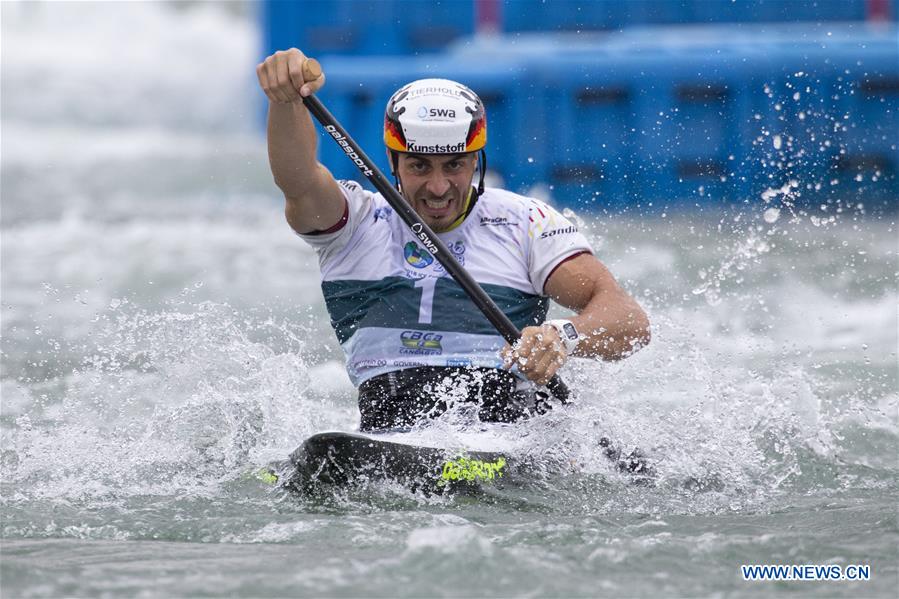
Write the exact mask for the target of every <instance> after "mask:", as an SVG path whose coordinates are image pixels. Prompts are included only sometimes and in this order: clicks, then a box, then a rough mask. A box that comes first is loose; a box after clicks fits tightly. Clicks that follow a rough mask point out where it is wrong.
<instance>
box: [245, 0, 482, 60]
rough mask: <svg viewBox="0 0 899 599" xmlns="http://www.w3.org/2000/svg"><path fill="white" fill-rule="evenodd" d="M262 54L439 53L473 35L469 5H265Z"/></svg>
mask: <svg viewBox="0 0 899 599" xmlns="http://www.w3.org/2000/svg"><path fill="white" fill-rule="evenodd" d="M261 8H262V14H261V19H262V29H263V32H264V34H265V40H264V44H265V50H266V53H267V54H270V53H272V52H274V51H275V50H283V49H285V48H292V47H297V48H315V50H316V52H317V53H318V54H320V55H324V54H341V55H378V56H385V55H400V54H417V53H422V52H439V51H442V50H443V49H444V47H445V46H446V45H447V44H448V43H450V42H451V41H453V40H455V39H458V38H460V37H462V36H466V35H470V34H472V33H473V32H474V24H475V17H474V3H473V2H456V1H452V0H445V1H443V2H439V1H437V2H434V1H431V0H428V1H425V0H378V1H377V2H372V1H371V0H266V1H265V2H264V3H263V5H262V7H261Z"/></svg>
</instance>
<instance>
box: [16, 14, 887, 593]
mask: <svg viewBox="0 0 899 599" xmlns="http://www.w3.org/2000/svg"><path fill="white" fill-rule="evenodd" d="M896 5H897V2H896V1H890V2H888V1H885V0H816V1H804V0H793V1H789V0H781V1H776V2H775V1H770V0H754V1H753V0H704V1H700V0H654V1H642V0H630V1H623V0H619V1H617V2H610V1H603V0H596V1H593V2H586V1H585V2H565V1H558V0H557V1H552V2H549V1H548V2H540V1H536V0H521V1H518V2H513V1H508V2H496V1H484V0H456V1H452V2H449V1H442V2H441V1H428V2H417V1H412V0H410V1H406V2H399V1H395V0H382V1H372V2H359V1H355V0H344V1H334V0H332V1H303V2H8V1H4V2H2V3H0V11H2V18H0V44H2V48H0V61H2V62H0V64H2V68H0V108H2V110H0V395H2V402H0V433H2V434H0V468H2V474H3V476H2V480H0V508H2V512H3V514H2V515H3V518H2V528H0V533H2V539H3V560H2V561H0V577H2V580H3V588H2V591H3V595H4V596H7V595H9V596H109V595H115V596H134V595H146V594H147V593H148V592H151V591H150V589H158V591H157V592H158V593H159V594H164V595H167V596H201V595H203V596H205V595H222V594H232V595H239V596H263V595H271V596H296V595H298V594H300V595H310V596H329V595H342V596H359V595H382V596H395V595H396V580H408V581H410V585H409V586H407V587H404V589H405V592H406V593H407V594H409V595H421V596H430V595H434V594H438V593H439V591H438V590H435V588H434V587H433V586H429V584H430V581H447V580H451V581H453V586H452V589H451V590H452V592H457V593H458V594H462V595H474V596H479V595H500V596H506V595H528V594H537V595H547V596H556V595H571V596H590V595H594V594H596V588H597V587H596V584H597V580H600V579H601V580H602V581H603V583H604V584H606V585H608V586H605V587H603V588H607V589H611V590H610V591H609V592H610V593H617V594H620V595H624V596H657V595H659V594H660V593H661V594H663V595H675V596H706V595H720V594H730V595H739V594H746V593H747V587H746V586H745V583H743V582H742V581H741V580H739V579H738V577H737V565H735V561H737V562H739V561H740V560H747V561H748V560H751V561H753V562H755V563H775V562H776V561H779V562H784V563H785V562H795V563H844V564H845V563H869V562H870V563H871V564H872V570H873V572H874V573H875V578H874V579H873V580H872V581H870V583H864V584H866V585H868V586H866V587H864V588H855V587H850V586H845V587H844V586H841V587H840V589H842V590H840V591H837V592H839V593H845V594H847V595H851V594H853V593H855V594H859V593H862V594H864V593H868V594H870V595H878V596H887V597H892V596H893V595H894V594H895V588H896V586H897V580H899V573H897V564H899V559H897V558H896V550H897V547H899V543H897V538H899V531H897V529H896V521H895V505H896V491H895V490H896V488H897V485H899V482H897V481H899V462H897V456H899V451H897V447H899V371H897V346H899V339H897V335H899V321H897V312H896V306H897V278H896V277H897V234H896V220H895V217H896V208H897V204H899V192H897V164H899V155H897V143H899V123H897V109H899V108H897V102H899V58H897V45H899V44H897V6H896ZM293 46H295V47H299V48H301V49H303V50H304V51H306V52H307V53H308V54H310V55H312V56H315V57H317V58H319V59H321V60H322V62H323V64H324V66H325V68H326V69H327V73H328V84H327V86H326V87H325V88H324V89H323V91H322V93H321V97H322V99H323V100H324V102H325V103H326V105H327V106H328V107H329V108H331V110H332V111H333V112H334V113H335V114H337V116H338V117H339V118H340V120H341V121H342V123H343V124H344V126H345V127H346V128H347V129H348V130H349V131H350V132H351V133H352V135H353V136H354V137H356V138H357V140H358V141H360V142H361V143H362V145H363V147H364V148H365V149H366V150H367V152H368V153H369V154H370V155H371V156H372V157H375V158H378V159H380V160H381V161H382V165H383V166H385V167H386V164H384V162H383V150H382V147H383V146H382V141H381V127H382V122H383V110H384V105H385V103H386V101H387V98H388V96H389V95H390V93H391V92H392V91H393V90H394V89H395V88H396V87H398V86H399V85H400V84H402V83H405V82H407V81H409V80H411V79H414V78H417V77H424V76H443V77H452V78H456V79H458V80H460V81H462V82H464V83H467V84H468V85H470V86H471V87H472V88H473V89H475V90H476V91H477V92H478V93H479V94H480V95H481V97H482V98H483V99H484V100H485V101H486V103H487V106H488V118H489V142H488V158H489V163H490V165H491V168H492V169H493V172H492V174H491V176H492V177H493V181H494V183H496V182H501V183H502V184H503V185H505V186H507V187H508V188H509V189H511V190H513V191H522V192H525V193H530V194H534V195H537V196H540V197H542V198H545V199H548V200H549V201H551V202H553V203H555V204H556V205H557V206H559V207H560V208H562V209H563V210H565V211H566V214H567V215H568V216H569V217H570V218H572V219H574V220H575V221H576V222H577V225H578V228H579V229H580V230H581V231H583V232H584V234H585V235H586V236H587V237H588V239H589V240H590V242H591V244H592V246H593V248H594V249H595V252H596V255H597V256H598V257H599V258H600V259H601V260H602V261H603V262H604V263H605V264H606V265H607V266H608V267H609V269H610V270H611V271H612V272H613V273H614V275H615V276H616V278H617V279H618V280H619V281H620V282H621V284H622V285H623V286H624V287H625V288H626V289H627V290H628V291H629V292H630V293H631V294H632V295H633V296H634V297H636V298H637V299H638V301H639V302H640V303H641V305H642V306H643V307H644V308H645V309H646V310H647V312H648V313H649V315H650V319H651V321H652V327H653V340H652V343H651V344H650V345H649V347H647V348H646V349H644V350H642V351H640V352H639V353H637V354H636V355H635V356H633V357H632V358H629V359H628V360H624V361H622V362H618V363H600V362H594V361H588V360H572V361H571V362H570V363H569V364H567V365H566V367H565V371H564V373H563V374H564V377H565V380H566V381H567V382H568V383H569V386H570V387H572V389H577V390H578V394H579V397H578V402H577V404H576V405H574V406H572V407H571V409H570V410H565V411H563V410H557V411H554V412H553V416H552V418H551V419H548V420H546V421H539V420H535V421H534V422H533V423H528V424H527V425H523V426H524V428H525V430H524V431H520V430H519V429H518V428H517V427H516V428H515V429H513V430H512V431H510V432H509V433H508V434H509V440H510V441H511V442H513V443H519V442H520V443H522V444H523V445H526V446H527V447H528V449H527V451H533V452H534V455H538V456H539V455H549V456H555V457H558V458H559V459H560V460H562V462H560V463H578V464H582V465H584V467H585V468H586V469H587V470H586V473H587V478H586V479H583V480H581V479H578V480H572V481H570V484H571V486H570V487H566V486H565V485H561V486H557V485H555V484H549V485H548V486H546V488H545V489H544V490H543V491H539V492H537V491H535V493H536V496H531V497H529V500H528V501H529V505H531V506H536V507H534V508H533V509H534V510H535V511H525V512H521V511H520V506H521V505H522V504H521V503H519V502H517V501H516V502H513V503H509V504H506V503H503V502H500V503H497V504H496V505H494V506H492V507H487V506H484V505H482V504H481V503H479V502H475V503H471V504H468V507H466V506H465V505H458V504H455V503H450V504H437V505H428V506H425V507H421V504H420V501H421V498H406V499H403V500H402V501H400V503H399V504H398V503H396V502H395V501H392V500H390V501H386V502H382V503H381V504H378V503H377V501H376V500H370V499H364V500H363V503H362V504H360V505H361V507H360V506H359V505H356V506H355V507H354V504H351V505H349V506H344V507H341V508H337V511H335V512H329V511H327V510H326V512H327V513H323V512H322V510H320V509H319V508H317V507H315V506H312V507H308V506H306V507H304V505H303V504H297V502H295V501H284V500H282V499H279V497H278V496H276V495H272V494H266V493H265V491H264V490H259V489H256V490H253V488H251V483H247V482H246V480H247V479H246V478H245V477H244V475H245V474H246V473H247V472H250V471H252V470H253V469H254V468H257V467H258V466H259V465H261V464H265V463H267V462H268V461H270V460H275V459H283V458H284V456H286V455H288V454H289V452H291V451H292V450H293V449H294V448H295V447H296V446H297V445H299V444H300V443H301V442H302V440H303V439H304V438H306V437H308V436H309V435H310V434H312V433H314V432H318V431H321V430H329V429H330V430H334V429H337V430H352V429H353V428H354V427H356V426H357V424H358V412H357V408H356V396H355V390H354V389H353V387H352V385H351V384H350V382H349V380H348V378H347V376H346V373H345V369H344V355H343V352H342V351H341V348H340V347H339V345H338V344H337V340H336V338H335V336H334V333H333V331H332V329H331V326H330V323H329V320H328V315H327V311H326V310H325V306H324V302H323V300H322V295H321V290H320V283H319V269H318V260H317V257H316V255H315V253H314V252H313V251H312V250H311V248H309V247H308V246H307V245H306V244H304V243H303V242H302V241H300V240H299V239H297V238H296V236H295V235H294V234H293V233H292V232H291V230H290V228H289V227H288V226H287V224H286V223H285V220H284V212H283V210H284V200H283V198H282V196H281V194H280V192H279V190H278V189H277V188H276V187H275V185H274V183H273V181H272V176H271V173H270V171H269V165H268V158H267V154H266V142H265V135H264V113H265V97H264V94H263V93H262V91H261V90H260V89H259V86H258V82H257V80H256V74H255V67H256V65H257V64H258V62H259V61H260V60H261V59H262V58H263V57H264V56H265V55H266V54H268V53H269V52H271V51H273V50H274V49H283V48H289V47H293ZM320 139H321V143H320V151H321V158H322V161H323V162H324V163H325V164H326V165H327V166H328V167H329V168H330V169H332V170H333V171H334V173H335V174H336V175H338V176H340V177H349V178H354V179H358V178H359V177H360V176H359V175H358V174H357V173H356V171H355V170H354V167H353V165H352V164H351V163H350V162H349V161H348V160H347V159H346V158H345V157H343V156H341V155H340V153H339V151H337V149H336V147H335V146H334V144H333V143H332V142H331V141H330V140H329V139H327V138H325V137H321V138H320ZM552 314H553V316H559V317H561V316H562V315H563V313H561V312H558V308H554V312H553V313H552ZM443 424H446V426H443ZM435 430H436V432H435V433H434V435H435V438H437V439H439V441H440V442H446V443H452V442H457V441H458V438H457V437H455V436H454V435H455V434H456V433H455V432H454V431H455V429H454V428H453V426H452V423H441V425H440V426H439V427H437V428H436V429H435ZM600 433H601V434H607V435H608V436H610V437H611V438H614V439H616V440H618V441H619V442H621V443H622V444H624V445H625V446H628V447H632V446H639V447H641V448H643V449H644V450H645V451H646V452H648V453H649V454H650V455H652V456H653V458H654V459H656V460H657V464H658V466H659V471H660V472H662V473H664V477H665V480H666V481H679V480H684V479H685V478H686V477H688V476H692V477H703V476H706V475H709V474H713V475H714V476H715V477H719V478H720V480H722V481H723V482H724V484H725V491H723V492H720V493H717V492H713V493H707V494H703V495H701V496H696V495H692V494H684V491H683V490H682V489H681V488H680V486H679V483H678V484H672V485H670V486H669V485H668V484H667V483H665V482H664V481H663V484H660V485H659V486H658V487H657V488H654V489H653V488H649V487H647V488H642V487H641V488H639V489H637V488H634V487H632V486H630V485H628V484H627V482H626V481H624V480H621V479H619V478H618V477H617V476H616V475H615V474H614V473H612V472H610V471H608V470H607V469H606V465H607V460H606V459H605V458H604V457H603V455H602V453H601V452H600V448H599V447H598V446H597V444H596V436H597V434H600ZM460 446H461V445H460ZM593 475H595V478H590V476H593ZM550 480H552V479H550ZM579 481H580V482H579ZM590 481H593V482H590ZM582 483H583V484H582ZM594 483H595V484H594ZM566 484H568V483H566ZM247 485H250V486H249V487H248V486H247ZM372 501H374V504H372V503H371V502H372ZM398 505H399V506H400V507H397V506H398ZM409 505H411V506H413V507H411V508H410V509H406V507H403V506H409ZM529 509H530V508H529ZM340 510H346V511H340ZM491 510H492V511H491ZM522 513H524V514H525V515H524V516H522ZM648 518H649V519H648ZM651 519H658V521H657V522H656V521H655V520H651ZM466 523H468V524H466ZM585 523H586V524H585ZM656 523H658V526H656ZM585 526H586V527H588V528H591V527H592V530H594V531H595V532H589V533H588V534H584V532H583V531H584V530H586V529H585ZM431 527H444V528H441V529H440V530H450V531H463V532H464V531H468V532H466V533H465V534H470V535H472V536H471V538H473V539H475V540H474V541H472V544H466V543H467V541H465V540H464V539H462V540H461V541H459V543H457V544H456V549H455V550H453V549H452V547H453V543H452V540H451V539H450V541H449V543H448V545H449V546H450V549H451V550H450V551H449V552H444V551H443V549H439V550H437V551H438V552H437V553H429V552H430V551H431V549H430V548H429V547H427V546H426V547H423V546H422V543H421V539H438V540H436V541H434V544H435V546H437V545H439V546H440V547H444V546H445V545H447V542H445V541H441V540H439V539H440V538H441V534H440V532H439V530H438V531H437V532H435V531H434V530H433V528H431ZM465 538H469V537H465ZM121 540H128V541H132V542H131V543H129V544H127V545H123V544H121V543H118V541H121ZM144 541H145V543H144ZM160 541H163V542H160ZM164 541H173V542H172V543H165V542H164ZM107 542H112V543H113V544H107V545H104V543H107ZM239 543H259V545H257V546H256V547H258V549H259V550H258V551H256V550H254V551H244V550H243V549H242V548H241V547H239V546H238V545H237V544H239ZM609 543H611V544H609ZM397 547H399V548H401V549H400V551H397ZM125 549H127V550H125ZM73 556H76V557H73ZM322 556H327V558H326V559H325V558H323V557H322ZM219 558H220V559H219ZM232 558H233V559H232ZM135 564H139V566H140V567H139V568H136V567H135ZM348 564H357V565H360V567H358V568H357V567H355V566H353V567H351V568H348V566H347V565H348ZM361 564H370V567H369V566H366V567H364V568H363V567H361ZM485 565H489V566H490V568H493V569H487V570H485V569H484V567H485ZM425 571H426V572H429V573H430V575H429V576H427V577H422V576H421V572H425ZM459 572H474V573H480V574H476V575H473V576H472V577H463V578H460V577H459V576H458V573H459ZM634 572H648V573H652V576H649V575H647V576H637V577H634V576H633V573H634ZM796 584H800V583H796ZM801 584H802V585H808V584H812V583H801ZM841 584H842V583H841ZM847 584H848V583H847ZM503 585H504V586H503ZM446 588H448V587H442V588H441V590H443V591H445V589H446ZM778 588H781V589H786V590H784V592H786V593H788V592H793V591H796V592H800V593H801V592H810V591H809V589H811V588H812V587H810V586H802V588H797V587H789V588H787V587H778ZM835 588H836V587H827V588H822V587H816V589H818V590H821V591H822V592H823V593H824V594H826V593H829V592H833V591H832V589H835ZM768 590H771V591H772V592H774V591H776V590H777V589H775V588H773V587H771V588H769V589H768Z"/></svg>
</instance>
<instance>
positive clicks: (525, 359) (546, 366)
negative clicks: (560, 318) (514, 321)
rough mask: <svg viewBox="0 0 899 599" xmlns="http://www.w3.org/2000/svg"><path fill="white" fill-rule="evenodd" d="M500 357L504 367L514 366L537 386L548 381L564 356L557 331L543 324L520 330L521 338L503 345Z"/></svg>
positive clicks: (565, 354)
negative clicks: (511, 344) (512, 344)
mask: <svg viewBox="0 0 899 599" xmlns="http://www.w3.org/2000/svg"><path fill="white" fill-rule="evenodd" d="M502 356H503V363H504V364H505V367H506V368H512V367H513V366H517V367H518V371H519V372H521V374H523V375H524V376H526V377H527V378H528V379H530V380H532V381H534V382H535V383H537V384H538V385H545V384H546V383H548V382H549V379H551V378H552V377H553V375H554V374H556V371H558V370H559V368H561V367H562V365H563V364H564V363H565V360H566V359H567V358H568V354H567V353H566V352H565V347H564V346H563V345H562V339H561V337H559V332H558V331H557V330H556V329H555V328H554V327H552V326H551V325H546V324H544V325H542V326H539V327H527V328H525V329H524V330H522V331H521V339H519V340H518V342H517V343H516V344H515V345H514V346H509V345H508V344H507V345H506V346H505V347H504V348H503V350H502Z"/></svg>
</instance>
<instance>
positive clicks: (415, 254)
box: [403, 241, 434, 268]
mask: <svg viewBox="0 0 899 599" xmlns="http://www.w3.org/2000/svg"><path fill="white" fill-rule="evenodd" d="M403 257H404V258H406V262H407V263H409V264H411V265H412V266H414V267H415V268H426V267H427V266H428V265H430V264H431V262H433V261H434V256H432V255H431V254H429V253H428V251H427V250H424V249H422V248H420V247H418V244H417V243H415V242H414V241H410V242H409V243H407V244H406V245H405V246H403Z"/></svg>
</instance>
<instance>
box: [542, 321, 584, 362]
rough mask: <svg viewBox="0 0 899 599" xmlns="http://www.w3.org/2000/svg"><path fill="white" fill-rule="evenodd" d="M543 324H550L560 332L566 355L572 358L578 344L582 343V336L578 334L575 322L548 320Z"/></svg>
mask: <svg viewBox="0 0 899 599" xmlns="http://www.w3.org/2000/svg"><path fill="white" fill-rule="evenodd" d="M543 324H548V325H549V326H551V327H552V328H554V329H556V330H557V331H559V337H561V338H562V346H563V347H564V348H565V355H567V356H570V355H571V354H573V353H574V350H575V348H576V347H577V344H578V343H580V342H581V335H580V333H578V332H577V328H576V327H575V326H574V323H573V322H571V321H570V320H564V319H561V318H560V319H558V320H547V321H546V322H544V323H543Z"/></svg>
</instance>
